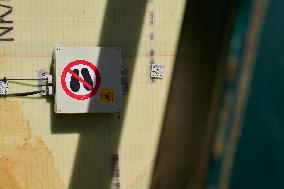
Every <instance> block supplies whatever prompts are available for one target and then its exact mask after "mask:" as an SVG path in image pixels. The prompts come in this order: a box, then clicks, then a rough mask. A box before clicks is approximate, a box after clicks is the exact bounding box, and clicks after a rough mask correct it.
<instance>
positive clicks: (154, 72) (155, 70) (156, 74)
mask: <svg viewBox="0 0 284 189" xmlns="http://www.w3.org/2000/svg"><path fill="white" fill-rule="evenodd" d="M164 70H165V66H164V65H158V64H152V65H151V78H159V79H163V78H164Z"/></svg>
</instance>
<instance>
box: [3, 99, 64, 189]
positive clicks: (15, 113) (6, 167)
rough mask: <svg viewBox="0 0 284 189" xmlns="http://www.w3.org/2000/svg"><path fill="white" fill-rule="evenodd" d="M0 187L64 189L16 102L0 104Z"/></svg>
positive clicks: (46, 151)
mask: <svg viewBox="0 0 284 189" xmlns="http://www.w3.org/2000/svg"><path fill="white" fill-rule="evenodd" d="M0 188H3V189H10V188H11V189H38V188H58V189H61V188H66V187H65V186H64V183H63V181H62V180H61V178H60V176H59V174H58V171H57V170H56V167H55V164H54V160H53V156H52V153H51V152H50V150H49V149H48V147H47V145H46V144H45V143H44V142H43V140H42V139H41V138H40V137H39V136H37V135H36V134H35V133H34V132H33V131H32V129H31V128H30V127H29V122H28V121H26V120H25V119H24V116H23V112H22V110H21V108H20V106H19V105H18V103H17V102H16V101H6V100H1V101H0Z"/></svg>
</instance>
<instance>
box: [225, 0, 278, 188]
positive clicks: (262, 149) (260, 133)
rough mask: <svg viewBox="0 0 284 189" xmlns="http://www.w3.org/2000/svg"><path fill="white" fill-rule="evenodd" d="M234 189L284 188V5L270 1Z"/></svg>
mask: <svg viewBox="0 0 284 189" xmlns="http://www.w3.org/2000/svg"><path fill="white" fill-rule="evenodd" d="M268 2H269V4H268V7H267V12H266V19H265V22H264V28H263V31H262V35H261V40H260V44H259V49H258V54H257V59H256V65H255V68H254V75H253V79H252V83H251V88H250V94H249V98H248V104H247V108H246V112H245V117H244V122H243V129H242V135H241V137H240V140H239V143H238V148H237V153H236V157H235V162H234V168H233V173H232V177H231V185H230V188H231V189H255V188H256V189H274V188H276V189H278V188H280V189H282V188H284V173H283V171H284V1H283V0H271V1H268Z"/></svg>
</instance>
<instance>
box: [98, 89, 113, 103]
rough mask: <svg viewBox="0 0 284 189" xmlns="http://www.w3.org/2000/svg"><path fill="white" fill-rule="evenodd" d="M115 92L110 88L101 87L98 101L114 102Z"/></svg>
mask: <svg viewBox="0 0 284 189" xmlns="http://www.w3.org/2000/svg"><path fill="white" fill-rule="evenodd" d="M114 99H115V94H114V90H112V89H102V90H101V98H100V102H101V103H102V104H111V103H113V102H114Z"/></svg>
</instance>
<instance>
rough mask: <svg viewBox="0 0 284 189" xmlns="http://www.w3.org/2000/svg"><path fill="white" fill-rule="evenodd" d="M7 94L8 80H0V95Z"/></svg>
mask: <svg viewBox="0 0 284 189" xmlns="http://www.w3.org/2000/svg"><path fill="white" fill-rule="evenodd" d="M6 94H9V88H8V81H0V95H6Z"/></svg>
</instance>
